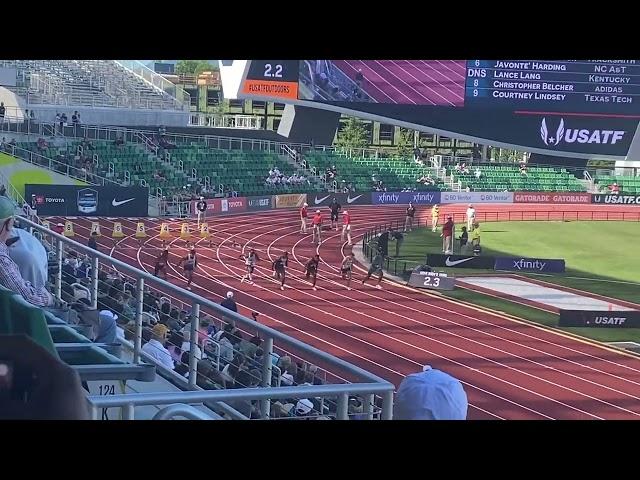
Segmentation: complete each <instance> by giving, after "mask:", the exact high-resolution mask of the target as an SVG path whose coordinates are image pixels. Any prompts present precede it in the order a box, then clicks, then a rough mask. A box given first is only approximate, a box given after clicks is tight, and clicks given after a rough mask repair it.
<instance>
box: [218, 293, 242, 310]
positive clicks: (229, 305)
mask: <svg viewBox="0 0 640 480" xmlns="http://www.w3.org/2000/svg"><path fill="white" fill-rule="evenodd" d="M220 305H221V306H223V307H224V308H226V309H227V310H231V311H232V312H236V313H238V305H236V301H235V300H234V299H233V292H227V295H226V298H225V299H224V300H222V302H220Z"/></svg>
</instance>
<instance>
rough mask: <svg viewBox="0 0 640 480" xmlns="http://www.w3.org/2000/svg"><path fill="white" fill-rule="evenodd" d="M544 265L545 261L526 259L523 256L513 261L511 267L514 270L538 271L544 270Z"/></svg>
mask: <svg viewBox="0 0 640 480" xmlns="http://www.w3.org/2000/svg"><path fill="white" fill-rule="evenodd" d="M545 265H546V263H545V262H542V261H540V260H535V261H527V260H525V259H524V258H521V259H520V260H514V261H513V268H515V269H516V270H537V271H539V272H540V271H542V270H544V267H545Z"/></svg>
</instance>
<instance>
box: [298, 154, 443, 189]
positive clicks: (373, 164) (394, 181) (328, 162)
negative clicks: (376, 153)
mask: <svg viewBox="0 0 640 480" xmlns="http://www.w3.org/2000/svg"><path fill="white" fill-rule="evenodd" d="M305 158H306V159H307V161H308V162H309V166H311V167H315V168H316V169H317V170H318V172H319V173H320V174H322V173H323V172H324V171H325V170H326V169H327V168H329V167H331V166H334V165H335V167H336V170H337V172H338V174H337V177H336V180H337V181H338V186H339V187H342V186H343V185H344V184H348V183H352V184H353V186H354V187H355V189H356V191H361V192H362V191H369V190H371V188H372V175H375V177H376V178H377V179H378V180H382V182H383V185H384V187H385V188H386V189H387V190H388V191H394V190H397V191H400V190H403V189H407V188H410V189H414V188H415V189H416V190H419V191H433V190H435V191H438V190H444V189H445V187H444V184H442V182H441V181H440V180H439V179H437V177H436V174H435V171H434V169H431V168H426V167H424V166H423V165H421V164H418V163H416V162H415V161H413V160H409V159H405V158H359V157H348V156H343V155H338V154H335V153H326V152H320V151H314V152H308V153H307V154H305ZM427 174H429V175H431V177H432V178H433V179H434V181H435V182H436V184H435V185H423V184H421V183H419V182H418V181H417V180H418V179H419V178H420V177H422V176H423V175H427ZM343 182H344V183H343Z"/></svg>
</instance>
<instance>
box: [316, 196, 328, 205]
mask: <svg viewBox="0 0 640 480" xmlns="http://www.w3.org/2000/svg"><path fill="white" fill-rule="evenodd" d="M330 196H331V195H327V196H326V197H322V198H321V199H320V200H318V197H316V199H315V200H314V201H315V203H316V205H320V204H321V203H322V202H324V201H325V200H326V199H327V198H329V197H330Z"/></svg>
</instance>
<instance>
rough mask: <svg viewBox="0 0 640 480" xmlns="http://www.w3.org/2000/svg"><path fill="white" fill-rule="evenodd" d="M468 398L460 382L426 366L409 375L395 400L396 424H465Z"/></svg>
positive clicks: (403, 381)
mask: <svg viewBox="0 0 640 480" xmlns="http://www.w3.org/2000/svg"><path fill="white" fill-rule="evenodd" d="M467 408H468V401H467V394H466V393H465V391H464V388H463V387H462V383H460V380H458V379H456V378H454V377H452V376H451V375H449V374H448V373H445V372H443V371H441V370H436V369H434V368H431V367H430V366H429V365H425V367H424V369H423V371H422V372H420V373H412V374H410V375H407V376H406V377H405V378H404V380H402V383H401V384H400V387H398V392H397V393H396V398H395V409H394V414H393V418H394V419H395V420H466V419H467Z"/></svg>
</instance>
